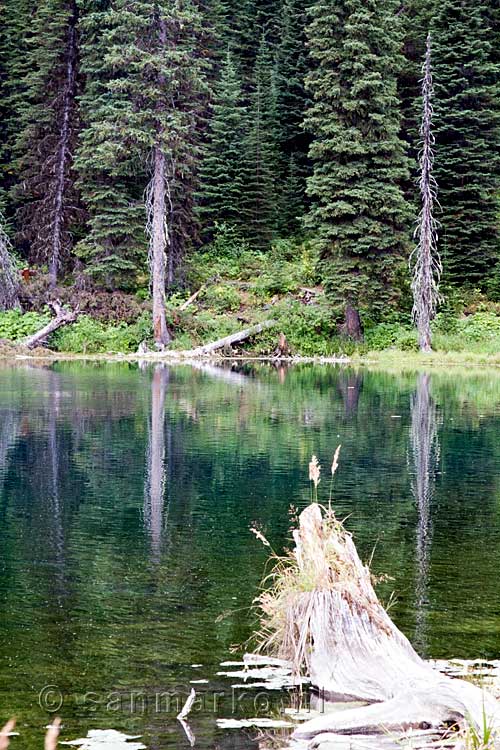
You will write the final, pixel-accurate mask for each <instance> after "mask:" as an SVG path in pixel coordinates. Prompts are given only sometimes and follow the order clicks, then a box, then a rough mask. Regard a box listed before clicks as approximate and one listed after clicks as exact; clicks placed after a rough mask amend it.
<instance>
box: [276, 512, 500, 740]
mask: <svg viewBox="0 0 500 750" xmlns="http://www.w3.org/2000/svg"><path fill="white" fill-rule="evenodd" d="M293 538H294V541H295V545H296V547H295V559H296V560H297V566H298V570H299V571H301V572H302V573H303V574H304V576H305V577H306V578H307V580H308V581H309V582H311V580H312V581H314V582H315V584H316V585H315V586H314V587H313V588H312V590H308V591H307V592H306V593H304V592H303V591H299V592H298V593H297V594H296V597H297V598H298V597H304V596H307V597H308V598H307V606H304V604H302V612H304V613H305V615H304V617H305V622H303V623H299V625H298V627H300V628H301V633H302V636H301V642H302V643H309V644H310V648H308V649H305V650H304V652H303V653H305V658H306V660H307V667H308V672H309V675H310V677H311V681H312V684H313V685H314V686H315V687H316V688H317V689H318V690H319V692H320V694H321V695H323V696H325V697H326V698H327V699H330V700H339V699H340V700H349V701H352V700H355V701H363V702H366V703H369V704H375V705H368V706H360V707H358V708H353V709H346V710H344V711H338V712H334V713H333V714H332V713H327V714H325V715H322V716H319V717H318V718H316V719H312V720H311V721H308V722H306V723H305V724H304V725H302V726H300V727H299V728H297V729H296V730H295V733H294V736H295V737H296V738H310V737H316V736H317V735H323V737H322V740H323V739H324V740H325V741H327V740H328V739H329V738H328V735H327V734H325V733H336V734H353V733H354V734H366V733H380V734H382V733H383V732H384V731H388V730H391V731H392V730H397V731H405V730H407V729H409V728H434V727H436V728H439V727H441V726H443V727H445V726H446V725H447V724H454V723H457V722H460V723H465V722H466V721H472V722H473V723H475V724H476V725H477V726H480V725H482V722H483V718H484V714H486V716H487V720H488V721H490V720H493V721H494V722H495V725H496V724H497V723H499V722H500V707H499V706H498V704H497V703H496V701H495V700H494V699H493V697H492V696H490V695H488V694H486V693H485V692H483V691H482V690H481V689H480V688H478V687H476V686H474V685H472V684H470V683H467V682H465V681H461V680H454V679H451V678H448V677H445V676H443V675H441V674H440V673H439V672H437V671H435V670H434V669H433V668H432V667H431V666H430V665H429V664H427V663H426V662H424V661H423V660H422V659H421V658H420V656H419V655H418V654H417V653H416V652H415V651H414V649H413V647H412V646H411V644H410V642H409V641H408V640H407V638H406V637H405V636H404V635H403V634H402V633H401V632H400V631H399V630H398V628H397V627H396V626H395V625H394V623H393V622H392V620H391V619H390V617H389V615H388V614H387V612H386V611H385V609H384V608H383V607H382V605H381V604H380V602H379V600H378V598H377V596H376V594H375V591H374V589H373V586H372V579H371V576H370V571H369V569H368V568H367V567H365V566H364V565H363V563H362V562H361V560H360V559H359V556H358V553H357V550H356V547H355V545H354V542H353V540H352V537H351V535H350V534H348V533H347V532H345V530H344V529H343V527H342V525H341V524H339V523H338V522H336V523H332V522H331V521H330V523H327V522H326V521H325V519H324V517H323V516H322V510H321V507H320V505H319V504H317V503H313V504H312V505H310V506H309V507H308V508H306V509H305V510H304V511H303V512H302V513H301V515H300V519H299V528H298V529H297V530H296V531H294V533H293ZM301 601H302V602H303V601H304V600H301ZM289 606H290V608H291V609H290V613H291V614H293V613H294V612H295V614H296V612H297V611H298V610H297V609H295V610H293V607H294V606H296V602H295V605H294V603H291V604H290V605H289ZM304 628H305V629H304ZM283 655H285V654H283ZM318 740H319V738H317V740H316V742H318Z"/></svg>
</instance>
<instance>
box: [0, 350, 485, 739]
mask: <svg viewBox="0 0 500 750" xmlns="http://www.w3.org/2000/svg"><path fill="white" fill-rule="evenodd" d="M499 438H500V375H498V374H496V373H489V372H488V373H478V374H470V375H467V374H463V373H460V374H454V373H453V372H449V373H434V374H432V375H431V376H426V375H422V374H420V375H418V374H416V373H410V374H405V375H392V374H388V373H381V372H368V371H364V372H358V373H356V372H355V371H352V370H348V369H338V368H334V367H316V366H300V367H296V368H294V369H290V370H285V369H277V368H273V367H265V366H261V367H250V366H247V367H244V368H240V369H239V370H238V371H234V370H233V371H231V370H220V369H216V368H210V367H207V368H201V369H191V368H189V367H177V368H167V367H163V366H147V367H143V368H140V367H138V366H136V365H135V364H125V363H124V364H100V363H99V364H96V363H94V364H82V363H58V364H53V365H50V366H46V367H44V366H39V367H38V366H33V365H28V364H25V365H22V364H20V365H18V366H15V367H14V366H12V367H11V366H8V365H7V364H5V365H2V366H0V597H1V616H0V719H2V720H3V719H6V718H7V717H8V716H10V715H11V714H16V716H17V717H18V721H19V726H20V731H21V734H22V737H20V738H18V739H16V740H15V741H14V742H15V744H13V746H12V747H13V748H14V750H15V748H16V747H17V748H20V747H33V748H35V747H41V727H43V726H44V724H46V723H47V719H48V718H50V713H49V712H47V710H45V709H42V708H41V707H40V705H39V702H40V701H39V694H40V691H41V690H42V688H44V687H45V686H48V685H53V686H55V687H54V688H51V689H50V690H48V691H47V694H46V697H45V700H46V701H47V703H46V704H45V705H47V706H48V707H49V708H53V707H54V705H53V704H54V703H57V701H58V694H59V692H61V694H62V696H63V699H64V703H63V705H62V707H61V708H60V711H59V713H61V715H62V716H63V719H64V722H65V729H64V732H63V735H64V737H65V738H74V737H76V736H81V735H85V734H86V733H87V730H88V729H90V728H117V729H125V730H128V731H131V732H134V733H135V732H136V733H138V734H142V735H143V736H144V740H145V742H146V744H147V745H148V747H151V748H156V747H158V748H163V747H188V746H189V745H188V743H187V740H186V739H185V737H184V735H183V733H182V730H181V728H180V727H179V725H178V723H177V722H176V721H175V718H174V717H175V713H176V711H175V701H174V700H172V701H171V704H170V706H169V705H166V704H165V703H162V701H161V699H160V704H159V705H158V702H157V701H158V698H157V696H158V695H159V694H161V693H162V692H167V691H172V692H174V691H177V693H178V694H179V695H181V696H184V697H185V695H186V694H187V691H188V690H189V687H190V681H191V680H200V679H207V680H209V682H208V683H207V684H198V686H197V689H198V691H199V693H200V695H204V696H205V698H206V702H205V704H204V705H203V706H200V707H199V709H198V710H196V711H194V712H193V714H192V716H191V727H192V730H193V731H194V733H195V734H196V736H197V747H202V748H204V747H207V748H208V747H214V746H216V747H231V748H233V747H237V746H238V747H250V746H253V745H252V743H253V740H252V736H251V733H250V735H249V734H248V733H228V732H222V731H221V730H217V729H216V726H215V719H214V711H213V693H214V691H219V692H221V693H224V696H223V697H221V698H220V699H218V703H217V710H216V713H217V714H218V715H221V716H222V715H225V716H229V715H231V714H232V712H233V705H232V701H233V697H232V696H231V681H230V680H227V679H225V678H224V677H221V676H217V675H216V672H217V671H218V670H219V669H220V667H219V663H220V662H221V661H223V660H225V659H230V658H233V659H234V658H235V657H234V655H233V656H232V655H231V653H230V649H231V647H232V646H234V645H237V644H241V643H243V642H244V640H245V639H246V638H247V637H248V635H249V632H250V628H251V623H252V615H251V613H250V612H249V609H248V608H249V605H250V604H251V602H252V599H253V597H254V596H255V594H256V591H257V587H258V582H259V579H260V577H261V574H262V571H263V566H264V563H265V558H266V550H265V549H264V548H263V547H262V546H261V545H260V544H259V542H258V541H257V540H256V539H255V537H254V536H253V535H252V534H251V533H250V532H249V527H250V526H252V525H254V524H257V525H258V526H259V527H260V528H262V529H263V531H264V532H265V534H266V536H267V537H268V538H269V539H270V540H271V542H272V544H273V547H274V548H275V549H276V550H280V549H282V548H283V547H284V546H286V544H287V543H288V539H289V527H290V517H289V507H290V506H291V505H293V506H295V507H296V508H298V509H300V508H301V507H304V505H305V504H306V503H307V502H308V500H309V497H310V490H309V486H308V482H307V463H308V461H309V458H310V456H311V454H312V453H315V454H316V455H317V456H318V457H319V459H320V461H321V462H322V464H323V466H324V478H323V481H322V482H321V484H320V495H321V493H322V497H323V498H324V499H327V498H328V494H329V481H328V466H329V464H330V461H331V457H332V454H333V451H334V450H335V448H336V446H337V445H338V444H339V443H342V451H341V464H340V469H339V472H338V475H337V477H336V480H335V486H334V504H335V507H336V509H337V512H338V515H339V516H340V517H346V516H348V521H347V525H348V527H349V529H350V530H352V531H353V533H354V534H355V539H356V542H357V544H358V547H359V549H360V551H361V553H362V556H363V557H364V558H365V559H368V558H369V557H370V556H373V563H372V564H373V568H374V570H375V572H377V573H382V572H383V573H386V574H388V575H390V576H392V578H393V580H391V581H388V582H386V583H384V584H383V585H382V586H381V587H380V589H379V593H380V596H381V597H382V598H383V599H384V600H385V601H388V600H389V597H390V595H391V592H392V591H394V592H395V593H396V599H395V602H394V603H393V605H392V607H391V610H390V611H391V614H392V616H393V618H394V619H395V621H396V623H397V624H398V626H399V627H400V628H401V629H402V630H403V631H404V632H405V633H406V634H407V635H408V637H409V638H410V639H411V640H412V642H413V643H414V644H415V646H416V647H417V648H418V650H419V651H420V652H421V653H422V654H424V655H425V656H432V657H452V656H460V657H478V656H484V657H488V658H499V657H500V587H499V585H498V580H499V575H500V482H499V477H500V439H499ZM221 615H225V616H224V617H220V616H221ZM194 664H197V665H201V666H196V667H195V666H192V665H194ZM51 691H52V692H51ZM248 695H249V696H250V695H251V693H248ZM41 702H42V703H43V700H42V701H41ZM234 710H235V712H236V713H237V714H238V715H244V714H247V715H248V714H250V715H251V714H253V713H255V710H256V708H255V706H254V705H253V704H252V702H251V699H250V698H248V699H247V698H245V700H243V701H240V703H239V704H238V705H237V706H236V708H235V709H234Z"/></svg>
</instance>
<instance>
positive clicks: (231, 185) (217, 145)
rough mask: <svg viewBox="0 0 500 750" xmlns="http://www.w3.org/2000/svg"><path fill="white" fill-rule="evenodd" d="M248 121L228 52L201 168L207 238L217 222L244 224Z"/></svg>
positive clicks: (232, 62) (213, 108)
mask: <svg viewBox="0 0 500 750" xmlns="http://www.w3.org/2000/svg"><path fill="white" fill-rule="evenodd" d="M245 118H246V107H245V105H244V103H243V94H242V90H241V82H240V79H239V76H238V72H237V69H236V66H235V64H234V61H233V57H232V55H231V53H230V52H227V54H226V59H225V62H224V65H223V68H222V71H221V77H220V81H219V83H218V84H217V85H216V87H215V94H214V103H213V105H212V111H211V118H210V128H209V141H208V144H207V147H206V150H205V154H204V158H203V161H202V166H201V175H200V194H199V201H200V206H199V215H200V217H201V221H202V223H203V229H204V234H205V236H210V235H211V234H212V233H213V229H214V227H215V224H216V222H219V223H220V222H225V223H227V224H229V225H233V226H235V227H240V226H241V224H242V214H241V200H242V192H243V188H244V184H243V182H244V181H243V167H242V149H243V138H244V133H245V125H246V119H245Z"/></svg>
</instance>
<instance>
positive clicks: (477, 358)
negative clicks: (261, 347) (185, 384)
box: [0, 346, 500, 369]
mask: <svg viewBox="0 0 500 750" xmlns="http://www.w3.org/2000/svg"><path fill="white" fill-rule="evenodd" d="M0 360H3V361H5V360H14V361H17V362H20V361H23V360H28V361H31V360H33V361H40V360H47V361H57V360H61V361H65V360H66V361H67V360H73V361H74V360H81V361H96V362H137V361H143V362H153V363H154V362H156V363H161V362H163V363H165V364H172V365H175V364H203V363H205V364H218V363H219V364H220V363H227V362H232V363H239V362H241V363H243V362H268V363H270V364H284V365H294V364H333V365H346V366H351V367H352V366H354V367H370V368H382V369H395V368H396V369H429V368H441V367H454V368H458V367H463V366H468V367H469V366H470V367H481V368H484V367H486V368H493V369H500V352H498V353H496V354H481V353H477V352H472V351H457V352H444V351H434V352H431V353H430V354H421V353H420V352H409V351H403V350H398V349H385V350H381V351H372V352H367V353H366V354H356V353H354V354H353V355H351V356H349V357H348V356H345V355H334V356H320V355H318V356H298V355H297V356H292V357H273V356H266V355H251V354H249V355H228V356H226V355H222V354H221V355H216V354H211V355H204V356H198V357H194V356H192V355H191V354H190V353H189V351H186V352H185V353H183V351H171V352H148V353H145V354H139V353H126V354H125V353H118V352H116V353H115V352H108V353H95V354H90V353H89V354H86V353H73V352H59V351H51V350H49V349H37V350H35V351H33V352H30V351H28V350H23V349H21V348H19V349H16V347H14V346H13V347H9V348H8V349H7V350H5V349H2V348H0Z"/></svg>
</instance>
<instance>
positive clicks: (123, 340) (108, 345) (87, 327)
mask: <svg viewBox="0 0 500 750" xmlns="http://www.w3.org/2000/svg"><path fill="white" fill-rule="evenodd" d="M151 337H152V327H151V318H150V315H149V314H148V313H144V314H143V315H141V317H140V318H138V319H137V321H136V322H135V323H130V324H127V323H118V324H115V325H109V324H105V323H101V322H99V321H96V320H93V319H92V318H90V317H89V316H88V315H81V316H80V317H79V318H78V320H77V321H76V322H75V323H72V324H71V325H69V326H65V327H64V328H60V329H59V330H58V331H56V332H55V333H54V335H53V336H52V338H51V341H50V344H51V345H53V346H54V347H55V349H56V350H57V351H61V352H73V353H81V354H100V353H106V352H118V353H124V354H126V353H128V352H134V351H136V350H137V347H138V346H139V344H140V343H141V341H144V340H145V339H146V340H147V339H150V338H151Z"/></svg>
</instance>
